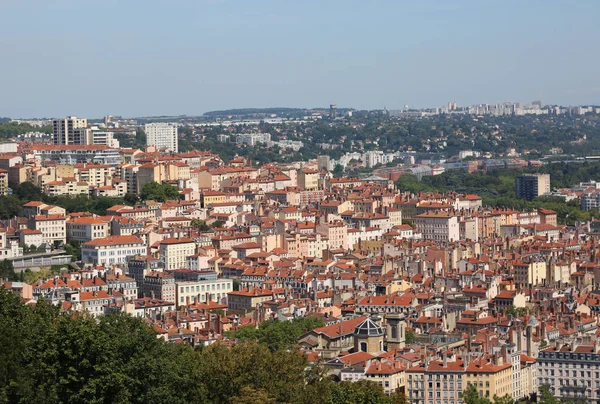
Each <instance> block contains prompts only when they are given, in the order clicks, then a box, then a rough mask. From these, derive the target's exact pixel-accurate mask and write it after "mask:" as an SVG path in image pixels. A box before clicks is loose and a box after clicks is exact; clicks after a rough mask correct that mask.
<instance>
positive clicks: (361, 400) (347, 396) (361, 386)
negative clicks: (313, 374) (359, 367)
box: [324, 380, 390, 404]
mask: <svg viewBox="0 0 600 404" xmlns="http://www.w3.org/2000/svg"><path fill="white" fill-rule="evenodd" d="M324 402H325V403H330V404H387V403H389V402H390V398H389V397H387V396H386V395H385V394H384V392H383V388H382V387H381V386H379V385H377V384H375V383H372V382H368V381H365V380H359V381H358V382H341V383H338V384H336V385H334V386H333V387H332V388H331V395H330V396H329V397H328V398H327V400H324Z"/></svg>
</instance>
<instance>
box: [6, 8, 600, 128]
mask: <svg viewBox="0 0 600 404" xmlns="http://www.w3.org/2000/svg"><path fill="white" fill-rule="evenodd" d="M0 14H2V15H3V17H4V18H3V25H2V26H0V46H1V48H2V49H3V56H4V57H3V62H2V63H1V64H0V84H1V86H0V88H1V89H2V91H1V93H0V94H1V96H0V117H3V116H8V117H12V118H36V117H37V118H40V117H60V116H67V115H75V116H82V117H90V118H92V117H96V118H99V117H102V116H104V115H121V116H125V117H142V116H159V115H165V116H175V115H188V116H193V115H202V114H203V113H204V112H207V111H212V110H223V109H237V108H271V107H281V106H285V107H289V108H319V107H321V108H324V107H327V106H328V105H329V104H337V105H338V107H339V108H356V109H382V108H384V107H387V108H388V109H399V108H402V107H403V106H404V105H405V104H408V105H409V107H410V108H429V107H440V106H442V105H444V104H446V103H447V102H449V101H455V102H457V103H458V104H459V105H472V104H480V103H499V102H506V101H514V102H524V103H527V102H531V101H534V100H541V101H542V102H543V103H544V104H559V105H586V104H595V105H597V104H600V76H599V75H598V74H597V66H598V65H599V62H600V56H599V55H598V52H597V50H598V44H597V38H598V37H600V24H598V23H597V21H596V20H597V16H598V15H600V2H597V1H591V0H589V1H578V2H568V1H558V0H556V1H528V2H519V1H502V2H500V1H483V2H482V1H479V2H476V1H441V0H438V1H433V0H432V1H428V2H416V1H415V2H408V1H379V2H362V1H357V0H352V1H328V2H318V1H314V0H307V1H303V2H283V1H275V0H270V1H260V0H257V1H252V2H235V1H227V0H206V1H170V2H165V1H148V2H139V1H131V2H118V1H115V0H105V1H102V2H100V1H96V0H90V1H86V2H77V1H74V0H59V1H54V2H53V3H52V4H50V5H49V4H46V2H43V1H39V0H33V1H28V2H24V1H16V0H5V1H3V2H0Z"/></svg>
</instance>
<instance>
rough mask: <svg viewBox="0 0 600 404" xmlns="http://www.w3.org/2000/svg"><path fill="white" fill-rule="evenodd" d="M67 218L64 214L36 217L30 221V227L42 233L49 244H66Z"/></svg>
mask: <svg viewBox="0 0 600 404" xmlns="http://www.w3.org/2000/svg"><path fill="white" fill-rule="evenodd" d="M66 223H67V218H66V217H65V215H62V214H49V215H36V216H34V217H32V218H31V219H29V221H28V227H29V228H30V229H33V230H39V231H41V232H42V237H43V238H44V240H45V241H46V242H47V243H50V244H52V243H66V241H67V224H66Z"/></svg>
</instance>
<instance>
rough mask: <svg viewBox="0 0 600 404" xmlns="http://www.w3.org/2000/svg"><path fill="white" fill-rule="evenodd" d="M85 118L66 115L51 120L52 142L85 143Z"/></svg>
mask: <svg viewBox="0 0 600 404" xmlns="http://www.w3.org/2000/svg"><path fill="white" fill-rule="evenodd" d="M86 129H87V118H77V117H74V116H68V117H66V118H65V119H54V120H53V121H52V138H53V140H54V144H86Z"/></svg>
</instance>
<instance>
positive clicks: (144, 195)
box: [140, 181, 179, 202]
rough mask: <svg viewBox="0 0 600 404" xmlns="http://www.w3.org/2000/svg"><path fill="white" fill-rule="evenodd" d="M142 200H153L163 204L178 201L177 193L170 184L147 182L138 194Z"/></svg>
mask: <svg viewBox="0 0 600 404" xmlns="http://www.w3.org/2000/svg"><path fill="white" fill-rule="evenodd" d="M140 197H141V199H142V200H144V201H146V200H154V201H158V202H164V201H167V200H174V199H175V200H176V199H179V191H177V188H176V187H174V186H173V185H170V184H159V183H158V182H154V181H152V182H149V183H147V184H145V185H144V187H143V188H142V192H141V194H140Z"/></svg>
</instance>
